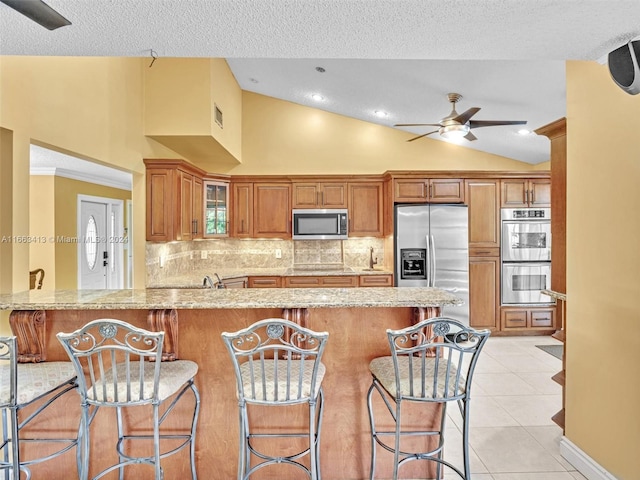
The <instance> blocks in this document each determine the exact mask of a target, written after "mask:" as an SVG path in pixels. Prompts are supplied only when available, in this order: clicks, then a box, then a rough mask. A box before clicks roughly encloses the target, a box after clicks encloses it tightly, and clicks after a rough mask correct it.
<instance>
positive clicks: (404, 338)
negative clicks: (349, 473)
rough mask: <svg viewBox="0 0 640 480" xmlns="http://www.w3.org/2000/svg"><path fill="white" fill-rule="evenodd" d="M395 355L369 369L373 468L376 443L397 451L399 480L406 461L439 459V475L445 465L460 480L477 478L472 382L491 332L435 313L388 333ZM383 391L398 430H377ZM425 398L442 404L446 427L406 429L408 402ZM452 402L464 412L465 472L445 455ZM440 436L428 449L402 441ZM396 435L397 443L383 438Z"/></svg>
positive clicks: (395, 473) (442, 423)
mask: <svg viewBox="0 0 640 480" xmlns="http://www.w3.org/2000/svg"><path fill="white" fill-rule="evenodd" d="M386 333H387V338H388V341H389V346H390V349H391V356H390V357H380V358H376V359H374V360H372V362H371V364H370V366H369V368H370V370H371V374H372V383H371V386H370V387H369V391H368V393H367V408H368V411H369V422H370V425H371V470H370V477H369V478H370V479H371V480H373V478H374V476H375V466H376V445H380V446H381V447H382V448H384V449H385V450H387V451H389V452H391V453H393V455H394V458H393V460H394V464H393V479H394V480H397V478H398V470H399V468H400V466H401V465H403V464H405V463H408V462H410V461H414V460H430V461H433V462H436V479H438V480H439V479H440V478H441V475H442V466H443V465H444V466H446V467H448V468H450V469H451V470H453V471H454V472H455V473H456V474H457V475H458V476H459V477H460V478H462V479H465V480H471V470H470V464H469V406H470V400H471V384H472V380H473V372H474V371H475V367H476V363H477V361H478V355H479V354H480V352H481V351H482V348H483V347H484V344H485V342H486V341H487V339H488V338H489V335H490V333H491V332H490V331H489V330H475V329H473V328H471V327H467V326H465V325H463V324H462V323H460V322H458V321H457V320H454V319H451V318H447V317H434V318H430V319H426V320H423V321H422V322H419V323H417V324H416V325H413V326H411V327H407V328H404V329H400V330H391V329H388V330H387V331H386ZM375 392H377V393H378V394H379V395H380V397H381V398H382V400H383V402H384V405H385V407H386V409H387V410H388V412H389V414H390V416H391V418H392V419H393V421H394V423H395V429H394V430H386V431H384V430H381V431H379V430H377V429H376V424H375V419H374V413H373V395H374V393H375ZM404 402H424V403H428V404H441V406H442V408H441V417H440V426H439V428H437V427H436V428H437V429H435V430H410V429H406V428H405V429H403V428H402V404H403V403H404ZM448 402H456V403H457V404H458V407H459V409H460V413H461V415H462V422H463V425H462V454H463V467H462V470H461V469H459V468H458V467H456V466H454V465H452V464H451V463H450V462H448V461H446V460H444V459H443V458H442V453H443V449H444V440H445V438H444V437H445V435H444V431H445V423H446V416H447V404H448ZM420 435H423V436H434V437H435V436H437V437H438V443H437V446H436V447H435V448H433V449H432V450H430V451H428V452H409V451H403V450H402V449H401V446H400V440H401V438H403V437H408V436H420ZM385 436H390V437H393V445H391V444H390V443H389V442H385V441H384V439H383V437H385Z"/></svg>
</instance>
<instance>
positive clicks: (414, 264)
mask: <svg viewBox="0 0 640 480" xmlns="http://www.w3.org/2000/svg"><path fill="white" fill-rule="evenodd" d="M400 257H401V262H402V263H401V264H402V269H401V271H400V277H401V278H403V279H410V280H426V278H427V249H426V248H403V249H401V250H400Z"/></svg>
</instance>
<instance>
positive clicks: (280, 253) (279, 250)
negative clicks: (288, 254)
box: [276, 248, 282, 258]
mask: <svg viewBox="0 0 640 480" xmlns="http://www.w3.org/2000/svg"><path fill="white" fill-rule="evenodd" d="M276 258H282V250H281V249H279V248H276Z"/></svg>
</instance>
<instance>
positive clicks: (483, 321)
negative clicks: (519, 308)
mask: <svg viewBox="0 0 640 480" xmlns="http://www.w3.org/2000/svg"><path fill="white" fill-rule="evenodd" d="M471 253H472V252H471V251H470V255H471ZM499 298H500V257H499V256H497V257H496V256H486V257H482V256H480V257H472V256H470V257H469V325H470V326H472V327H474V328H488V329H490V330H492V331H495V330H499V328H500V324H499V317H500V315H499V309H500V307H499V305H500V302H499Z"/></svg>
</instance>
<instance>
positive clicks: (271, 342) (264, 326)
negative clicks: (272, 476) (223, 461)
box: [222, 318, 329, 480]
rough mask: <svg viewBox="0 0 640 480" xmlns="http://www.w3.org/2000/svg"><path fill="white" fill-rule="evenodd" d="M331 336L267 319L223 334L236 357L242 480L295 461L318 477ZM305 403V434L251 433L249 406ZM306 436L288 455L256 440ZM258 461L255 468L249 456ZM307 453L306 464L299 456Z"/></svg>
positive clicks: (304, 469) (288, 322)
mask: <svg viewBox="0 0 640 480" xmlns="http://www.w3.org/2000/svg"><path fill="white" fill-rule="evenodd" d="M328 337H329V334H328V333H327V332H316V331H313V330H310V329H308V328H305V327H302V326H300V325H298V324H296V323H294V322H291V321H289V320H285V319H280V318H268V319H264V320H260V321H258V322H255V323H254V324H253V325H251V326H249V327H247V328H245V329H242V330H239V331H237V332H234V333H228V332H223V333H222V338H223V340H224V343H225V346H226V347H227V350H228V351H229V354H230V356H231V359H232V363H233V368H234V372H235V377H236V389H237V390H236V393H237V397H238V409H239V428H240V431H239V437H240V438H239V441H240V442H239V443H240V445H239V458H238V480H247V479H249V478H250V476H251V475H252V474H253V473H255V472H256V471H257V470H259V469H261V468H264V467H267V466H269V465H275V464H281V463H284V464H288V465H293V466H295V467H297V468H299V469H301V470H303V471H304V472H305V473H306V474H307V476H308V477H309V478H311V479H312V480H318V479H320V477H321V475H320V434H321V428H322V414H323V406H324V392H323V390H322V379H323V377H324V374H325V367H324V365H323V364H322V362H321V360H322V354H323V352H324V348H325V345H326V342H327V339H328ZM298 404H307V405H308V408H309V411H308V413H309V429H308V432H306V433H300V432H291V431H289V432H285V431H280V432H278V433H253V432H252V431H251V428H250V424H249V413H248V406H249V405H270V406H286V405H298ZM276 437H279V438H293V437H299V438H303V437H307V438H308V447H307V448H304V449H303V450H301V451H299V452H296V453H294V454H291V455H287V456H271V455H267V454H266V453H264V452H261V451H259V450H258V449H257V448H256V447H255V446H254V444H252V439H254V438H276ZM252 455H254V456H255V457H257V458H258V459H260V460H259V463H257V464H255V465H254V466H253V467H251V456H252ZM306 455H309V462H310V466H309V468H307V467H306V466H305V465H304V464H302V463H301V462H300V461H299V460H300V459H301V458H302V457H304V456H306Z"/></svg>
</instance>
